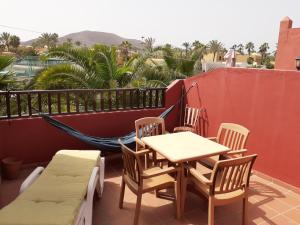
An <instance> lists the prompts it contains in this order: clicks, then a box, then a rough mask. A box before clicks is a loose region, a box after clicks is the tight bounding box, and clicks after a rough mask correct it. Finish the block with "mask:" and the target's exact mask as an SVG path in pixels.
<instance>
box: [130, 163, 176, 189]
mask: <svg viewBox="0 0 300 225" xmlns="http://www.w3.org/2000/svg"><path fill="white" fill-rule="evenodd" d="M159 170H161V168H160V167H152V168H151V169H147V170H144V171H143V173H144V174H152V173H153V172H156V171H159ZM124 178H125V181H126V183H127V184H128V186H130V187H131V188H133V189H134V190H133V191H138V184H137V183H135V182H133V181H132V179H130V178H129V177H128V176H127V175H124ZM174 182H175V179H174V178H173V177H172V176H170V175H169V174H163V175H160V176H155V177H151V178H148V179H144V180H143V192H148V191H150V190H152V189H153V190H154V189H156V188H157V187H162V186H163V187H165V186H171V187H173V186H174Z"/></svg>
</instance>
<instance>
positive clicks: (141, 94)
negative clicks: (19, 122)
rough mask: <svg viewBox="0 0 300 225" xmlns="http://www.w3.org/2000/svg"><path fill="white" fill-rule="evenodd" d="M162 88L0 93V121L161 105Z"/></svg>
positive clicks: (163, 91)
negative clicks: (40, 115)
mask: <svg viewBox="0 0 300 225" xmlns="http://www.w3.org/2000/svg"><path fill="white" fill-rule="evenodd" d="M165 91H166V88H149V89H134V88H123V89H67V90H66V89H64V90H24V91H0V119H10V118H20V117H30V116H38V115H39V113H45V114H50V115H60V114H73V113H88V112H101V111H115V110H135V109H145V108H160V107H164V106H165Z"/></svg>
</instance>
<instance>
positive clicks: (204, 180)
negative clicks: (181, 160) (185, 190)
mask: <svg viewBox="0 0 300 225" xmlns="http://www.w3.org/2000/svg"><path fill="white" fill-rule="evenodd" d="M189 171H190V173H191V175H193V176H194V177H195V178H196V179H198V180H199V181H200V182H202V183H204V184H207V185H212V181H211V180H209V179H207V178H206V177H205V176H203V175H202V174H201V173H199V172H197V170H196V169H195V168H190V170H189Z"/></svg>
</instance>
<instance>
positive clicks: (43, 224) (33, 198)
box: [0, 150, 100, 225]
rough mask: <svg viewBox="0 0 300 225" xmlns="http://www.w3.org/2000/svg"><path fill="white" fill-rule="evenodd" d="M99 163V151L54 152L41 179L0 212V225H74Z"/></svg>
mask: <svg viewBox="0 0 300 225" xmlns="http://www.w3.org/2000/svg"><path fill="white" fill-rule="evenodd" d="M99 160H100V152H99V151H78V150H61V151H59V152H57V153H56V155H55V156H54V157H53V159H52V160H51V162H50V163H49V165H48V166H47V168H46V169H45V170H44V172H43V173H42V174H41V175H40V177H39V178H38V179H37V180H36V181H35V182H34V183H33V184H32V185H31V186H30V187H29V188H28V189H27V190H26V191H25V192H23V193H22V194H21V195H19V196H18V197H17V198H16V200H15V201H13V202H12V203H11V204H9V205H8V206H6V207H4V208H3V209H2V210H0V225H35V224H36V225H71V224H73V223H74V222H75V219H76V216H77V214H78V211H79V208H80V205H81V203H82V201H83V199H84V198H85V195H86V192H87V185H88V182H89V179H90V176H91V173H92V171H93V168H94V167H95V166H96V165H97V164H98V162H99Z"/></svg>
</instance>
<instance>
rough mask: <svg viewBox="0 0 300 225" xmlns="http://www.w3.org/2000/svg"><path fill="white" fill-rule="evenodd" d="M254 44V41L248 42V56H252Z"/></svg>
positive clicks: (246, 47)
mask: <svg viewBox="0 0 300 225" xmlns="http://www.w3.org/2000/svg"><path fill="white" fill-rule="evenodd" d="M254 48H255V47H254V44H253V42H248V43H247V44H246V46H245V49H246V50H247V52H248V56H249V57H250V55H251V53H252V52H254Z"/></svg>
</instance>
